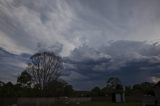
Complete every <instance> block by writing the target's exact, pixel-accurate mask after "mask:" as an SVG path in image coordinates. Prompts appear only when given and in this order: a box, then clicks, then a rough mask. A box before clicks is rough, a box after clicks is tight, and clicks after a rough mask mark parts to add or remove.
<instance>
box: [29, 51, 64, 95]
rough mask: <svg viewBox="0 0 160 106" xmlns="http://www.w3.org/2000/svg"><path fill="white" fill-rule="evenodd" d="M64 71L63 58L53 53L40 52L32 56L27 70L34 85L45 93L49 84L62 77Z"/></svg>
mask: <svg viewBox="0 0 160 106" xmlns="http://www.w3.org/2000/svg"><path fill="white" fill-rule="evenodd" d="M62 69H63V62H62V59H61V57H59V56H56V55H55V54H54V53H53V52H40V53H36V54H34V55H33V56H31V58H30V63H29V64H28V67H27V69H26V70H27V72H28V73H29V74H30V75H31V77H32V81H33V82H34V84H35V85H37V86H38V87H39V89H40V90H41V91H42V92H43V93H44V91H45V90H44V88H45V87H46V86H47V85H48V83H49V82H52V81H56V80H57V79H58V78H59V77H60V75H61V71H62ZM42 95H43V94H42Z"/></svg>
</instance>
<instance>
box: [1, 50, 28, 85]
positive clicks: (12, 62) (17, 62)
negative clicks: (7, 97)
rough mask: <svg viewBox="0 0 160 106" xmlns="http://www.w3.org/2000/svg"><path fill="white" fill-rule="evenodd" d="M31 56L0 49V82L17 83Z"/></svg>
mask: <svg viewBox="0 0 160 106" xmlns="http://www.w3.org/2000/svg"><path fill="white" fill-rule="evenodd" d="M30 56H31V55H30V54H21V55H16V54H12V53H10V52H8V51H6V50H5V49H3V48H0V73H1V74H0V80H2V81H5V82H6V81H13V82H15V81H16V78H17V76H18V75H20V73H21V72H22V71H23V70H24V69H25V67H26V63H27V61H28V60H29V57H30Z"/></svg>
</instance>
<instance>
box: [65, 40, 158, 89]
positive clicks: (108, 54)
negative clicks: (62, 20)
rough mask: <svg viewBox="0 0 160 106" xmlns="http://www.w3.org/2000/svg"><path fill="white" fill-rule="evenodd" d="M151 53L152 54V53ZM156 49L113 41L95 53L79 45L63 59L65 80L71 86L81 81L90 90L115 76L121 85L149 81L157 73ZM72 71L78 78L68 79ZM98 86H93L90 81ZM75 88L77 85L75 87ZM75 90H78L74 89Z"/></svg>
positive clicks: (156, 47) (149, 46)
mask: <svg viewBox="0 0 160 106" xmlns="http://www.w3.org/2000/svg"><path fill="white" fill-rule="evenodd" d="M153 50H154V52H153ZM159 53H160V46H159V45H157V46H155V45H154V44H147V43H145V42H137V41H116V42H112V43H110V45H108V46H105V47H103V48H101V49H100V50H95V49H91V48H88V47H87V46H82V47H80V48H77V49H75V50H74V51H73V52H72V53H71V55H70V56H69V57H67V58H65V59H64V62H65V63H66V64H69V66H70V67H69V66H67V65H66V70H67V71H70V74H67V75H66V76H68V80H69V81H71V82H72V83H74V84H75V83H76V82H81V83H83V84H84V85H87V83H88V84H90V83H92V84H91V85H88V86H90V87H88V86H87V87H86V88H91V87H93V86H95V85H96V84H98V85H100V86H104V84H105V82H106V80H107V79H108V78H109V77H112V76H115V77H119V78H120V79H121V80H122V82H123V84H125V85H128V84H134V83H139V82H144V81H151V82H152V81H153V80H152V77H154V76H155V75H156V74H159V73H160V71H159V69H160V55H159ZM72 72H76V74H78V75H79V76H77V77H80V78H77V79H74V78H73V79H74V80H71V79H72V77H74V74H73V75H72V74H71V73H72ZM95 81H96V82H101V83H94V82H95ZM75 87H77V84H75ZM77 88H78V87H77Z"/></svg>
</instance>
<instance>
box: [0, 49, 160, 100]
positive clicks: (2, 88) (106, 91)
mask: <svg viewBox="0 0 160 106" xmlns="http://www.w3.org/2000/svg"><path fill="white" fill-rule="evenodd" d="M62 70H63V61H62V58H61V57H59V56H56V55H55V54H54V53H53V52H40V53H36V54H34V55H33V56H31V57H30V61H29V63H28V65H27V67H26V69H25V71H23V72H22V73H21V75H19V76H18V78H17V82H16V84H13V83H11V82H8V83H4V82H0V97H62V96H67V97H73V96H76V97H88V96H92V97H94V96H95V97H99V96H101V97H104V96H108V95H109V96H110V95H112V94H113V93H122V92H124V90H125V93H126V95H140V94H141V95H144V94H148V95H154V86H155V84H153V83H149V82H144V83H141V84H135V85H133V86H126V87H124V86H123V85H122V83H121V81H120V80H119V79H118V78H115V77H112V78H109V79H108V80H107V82H106V86H105V87H104V88H102V89H100V88H99V87H95V88H93V89H92V90H91V91H74V90H73V88H72V85H69V84H68V83H67V82H65V81H64V80H62V79H60V76H61V75H62ZM158 84H159V83H158ZM159 85H160V84H159Z"/></svg>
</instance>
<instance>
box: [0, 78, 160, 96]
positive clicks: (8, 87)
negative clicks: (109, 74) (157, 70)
mask: <svg viewBox="0 0 160 106" xmlns="http://www.w3.org/2000/svg"><path fill="white" fill-rule="evenodd" d="M21 81H22V80H20V79H18V80H17V83H16V84H13V83H11V82H8V83H4V82H2V81H0V97H63V96H67V97H106V96H111V95H112V94H113V93H122V92H123V91H124V90H125V95H126V96H142V95H152V96H154V95H155V94H154V88H155V87H156V86H160V82H158V83H157V84H154V83H150V82H144V83H140V84H135V85H133V86H125V87H123V86H122V85H121V84H115V83H114V84H115V85H113V83H112V84H108V83H107V84H106V86H105V87H103V88H99V87H94V88H93V89H91V90H90V91H75V90H74V89H73V88H72V85H69V84H67V83H66V82H65V81H63V80H59V81H55V82H52V83H50V84H49V86H48V87H47V88H46V89H45V90H44V91H43V92H45V93H44V94H43V95H42V92H41V90H40V89H39V87H37V86H33V85H31V84H26V83H22V82H21ZM23 81H24V79H23ZM124 88H125V89H124Z"/></svg>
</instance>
